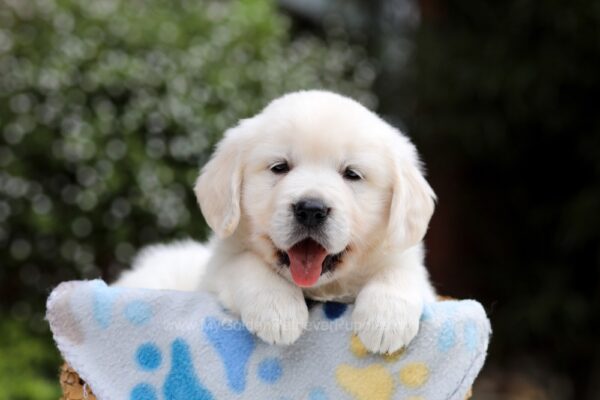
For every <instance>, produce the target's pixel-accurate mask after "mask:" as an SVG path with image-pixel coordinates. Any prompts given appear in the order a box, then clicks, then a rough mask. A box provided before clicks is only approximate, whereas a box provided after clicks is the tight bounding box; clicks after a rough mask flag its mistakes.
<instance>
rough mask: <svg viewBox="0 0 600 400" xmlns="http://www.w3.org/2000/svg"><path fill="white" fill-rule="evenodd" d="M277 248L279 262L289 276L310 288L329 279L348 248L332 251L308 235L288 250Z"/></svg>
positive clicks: (295, 281) (301, 285)
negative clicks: (336, 251)
mask: <svg viewBox="0 0 600 400" xmlns="http://www.w3.org/2000/svg"><path fill="white" fill-rule="evenodd" d="M275 249H276V254H277V258H278V264H279V267H280V268H285V269H287V271H284V272H285V273H284V275H286V276H288V273H289V277H290V279H291V280H292V282H294V283H295V284H296V285H297V286H299V287H302V288H310V287H315V286H319V285H321V284H324V283H326V282H327V281H329V280H330V279H329V278H331V277H332V275H333V274H334V272H335V270H336V268H337V267H338V266H339V265H340V264H341V262H342V260H343V258H344V254H345V253H346V251H347V250H346V249H344V250H343V251H341V252H338V253H330V252H329V251H328V250H327V249H326V248H324V247H323V246H322V245H321V244H319V243H318V242H317V241H316V240H314V239H312V238H310V237H308V238H305V239H303V240H301V241H299V242H298V243H296V244H294V245H293V246H291V247H290V248H289V249H287V250H285V251H284V250H281V249H277V248H275Z"/></svg>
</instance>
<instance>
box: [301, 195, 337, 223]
mask: <svg viewBox="0 0 600 400" xmlns="http://www.w3.org/2000/svg"><path fill="white" fill-rule="evenodd" d="M292 208H293V210H294V218H295V219H296V221H297V222H298V223H299V224H300V225H302V226H304V227H306V228H311V229H312V228H318V227H320V226H321V225H323V224H324V223H325V220H327V216H328V215H329V212H330V211H331V208H330V207H328V206H327V205H326V204H325V203H324V202H323V201H321V200H319V199H315V198H307V199H301V200H300V201H298V202H297V203H295V204H293V205H292Z"/></svg>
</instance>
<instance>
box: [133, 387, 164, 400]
mask: <svg viewBox="0 0 600 400" xmlns="http://www.w3.org/2000/svg"><path fill="white" fill-rule="evenodd" d="M129 398H130V399H131V400H156V399H157V397H156V391H155V390H154V388H153V387H152V386H150V385H148V384H147V383H140V384H139V385H136V386H135V387H134V388H133V390H132V391H131V396H130V397H129Z"/></svg>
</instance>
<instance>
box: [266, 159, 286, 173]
mask: <svg viewBox="0 0 600 400" xmlns="http://www.w3.org/2000/svg"><path fill="white" fill-rule="evenodd" d="M289 170H290V166H289V165H288V163H287V161H280V162H278V163H275V164H273V165H271V172H273V173H274V174H285V173H286V172H288V171H289Z"/></svg>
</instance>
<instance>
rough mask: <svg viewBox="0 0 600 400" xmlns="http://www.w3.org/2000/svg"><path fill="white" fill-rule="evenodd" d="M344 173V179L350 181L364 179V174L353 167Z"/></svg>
mask: <svg viewBox="0 0 600 400" xmlns="http://www.w3.org/2000/svg"><path fill="white" fill-rule="evenodd" d="M342 175H343V176H344V179H348V180H349V181H359V180H361V179H362V176H360V174H359V173H358V172H356V171H355V170H353V169H352V168H346V169H345V170H344V173H343V174H342Z"/></svg>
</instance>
